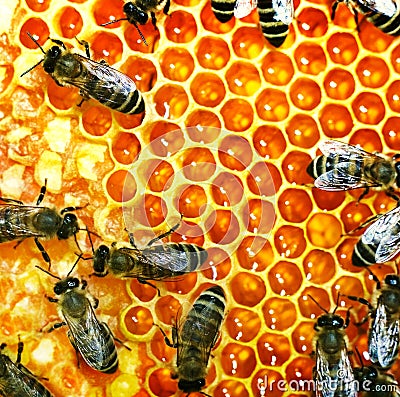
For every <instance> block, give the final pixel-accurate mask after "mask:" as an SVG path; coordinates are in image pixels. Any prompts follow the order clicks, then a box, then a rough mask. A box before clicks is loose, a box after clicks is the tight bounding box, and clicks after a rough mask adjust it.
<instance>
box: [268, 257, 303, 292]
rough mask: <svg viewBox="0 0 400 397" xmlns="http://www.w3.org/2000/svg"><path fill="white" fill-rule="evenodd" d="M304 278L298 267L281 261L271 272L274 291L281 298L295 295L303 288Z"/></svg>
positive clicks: (270, 277) (270, 276) (271, 283)
mask: <svg viewBox="0 0 400 397" xmlns="http://www.w3.org/2000/svg"><path fill="white" fill-rule="evenodd" d="M302 279H303V276H302V274H301V272H300V270H299V268H298V266H297V265H295V264H293V263H290V262H286V261H280V262H278V263H277V264H276V265H275V266H274V267H273V268H272V269H271V270H270V271H269V272H268V280H269V285H270V286H271V288H272V290H273V291H274V292H275V293H276V294H278V295H280V296H290V295H294V294H295V293H296V292H297V291H298V289H299V288H300V286H301V283H302Z"/></svg>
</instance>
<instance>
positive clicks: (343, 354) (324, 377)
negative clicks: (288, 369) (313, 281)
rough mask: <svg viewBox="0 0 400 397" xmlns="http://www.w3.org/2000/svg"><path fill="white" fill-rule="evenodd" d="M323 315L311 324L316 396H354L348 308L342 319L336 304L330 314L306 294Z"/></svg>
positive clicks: (355, 394) (355, 393)
mask: <svg viewBox="0 0 400 397" xmlns="http://www.w3.org/2000/svg"><path fill="white" fill-rule="evenodd" d="M308 296H309V297H310V298H311V299H312V300H313V301H314V302H315V303H316V304H317V305H318V307H320V308H321V309H322V310H323V311H324V312H325V313H326V314H323V315H321V316H319V317H318V319H317V322H316V323H315V325H314V329H315V331H316V336H315V358H316V365H315V367H314V368H313V378H314V385H315V388H316V396H317V397H319V396H323V397H328V396H329V397H333V396H346V397H353V396H354V397H356V396H357V392H356V387H355V378H354V373H353V370H352V367H351V363H350V359H349V355H348V351H347V336H346V333H345V329H346V328H347V327H348V325H349V323H350V309H349V310H348V311H347V315H346V319H345V320H343V318H342V317H340V316H339V315H337V314H335V312H336V310H337V308H338V304H339V295H338V301H337V304H336V308H335V309H334V311H333V312H332V313H329V312H328V311H326V310H325V309H324V308H323V307H321V306H320V304H319V303H318V302H317V301H316V300H315V299H314V298H313V297H312V296H310V295H308Z"/></svg>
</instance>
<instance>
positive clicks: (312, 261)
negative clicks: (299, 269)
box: [303, 250, 336, 284]
mask: <svg viewBox="0 0 400 397" xmlns="http://www.w3.org/2000/svg"><path fill="white" fill-rule="evenodd" d="M303 269H304V273H305V275H306V279H307V280H308V281H310V282H312V283H314V284H324V283H326V282H328V281H329V280H330V279H331V278H332V277H333V276H334V275H335V273H336V264H335V259H334V258H333V256H332V255H331V254H330V253H329V252H326V251H322V250H312V251H310V252H309V253H308V254H307V256H306V257H305V258H304V260H303Z"/></svg>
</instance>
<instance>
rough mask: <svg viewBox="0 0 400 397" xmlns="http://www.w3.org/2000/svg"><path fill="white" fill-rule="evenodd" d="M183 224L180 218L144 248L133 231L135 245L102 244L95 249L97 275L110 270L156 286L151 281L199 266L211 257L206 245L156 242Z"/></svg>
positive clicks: (94, 265) (131, 242)
mask: <svg viewBox="0 0 400 397" xmlns="http://www.w3.org/2000/svg"><path fill="white" fill-rule="evenodd" d="M179 225H180V222H179V223H178V224H176V225H175V226H174V227H172V228H171V229H170V230H169V231H168V232H166V233H163V234H162V235H160V236H157V237H155V238H154V239H152V240H150V241H149V242H148V244H147V246H146V248H144V249H143V250H140V249H138V248H137V247H136V245H135V241H134V238H133V235H132V234H129V239H130V244H131V246H132V248H130V247H121V248H116V243H113V244H111V247H108V246H106V245H104V244H102V245H100V247H99V248H97V250H93V269H94V275H95V276H98V277H104V276H106V275H107V274H108V272H110V273H111V274H113V275H114V276H116V277H121V278H123V277H127V278H136V279H137V280H138V281H139V282H140V283H142V284H148V285H151V286H152V287H154V288H156V287H155V286H154V285H153V284H151V283H150V282H149V281H151V280H155V281H158V280H165V279H170V278H176V277H178V276H182V275H183V274H185V273H189V272H193V271H196V270H199V268H200V266H201V265H202V264H203V263H204V262H205V261H206V259H207V251H206V250H205V249H204V248H202V247H199V246H198V245H195V244H186V243H165V244H157V245H153V244H154V243H155V242H157V241H159V240H161V239H162V238H164V237H167V236H168V235H169V234H171V233H172V232H174V231H175V230H176V229H177V228H178V227H179ZM89 240H91V239H90V234H89ZM92 249H93V244H92Z"/></svg>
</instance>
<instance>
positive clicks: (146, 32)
mask: <svg viewBox="0 0 400 397" xmlns="http://www.w3.org/2000/svg"><path fill="white" fill-rule="evenodd" d="M124 27H125V30H124V37H125V42H126V44H127V45H128V47H129V48H130V49H131V50H133V51H138V52H142V53H145V54H149V53H153V52H154V51H155V49H156V48H157V44H158V41H159V40H160V31H159V30H158V29H155V28H154V26H153V24H152V23H151V21H149V22H148V23H146V24H145V25H140V31H141V32H142V34H143V36H144V37H145V39H146V42H147V44H148V45H146V44H145V43H144V42H143V40H142V38H141V37H140V35H139V32H138V30H137V29H136V27H135V26H134V25H131V24H129V23H127V24H126V25H125V26H124Z"/></svg>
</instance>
